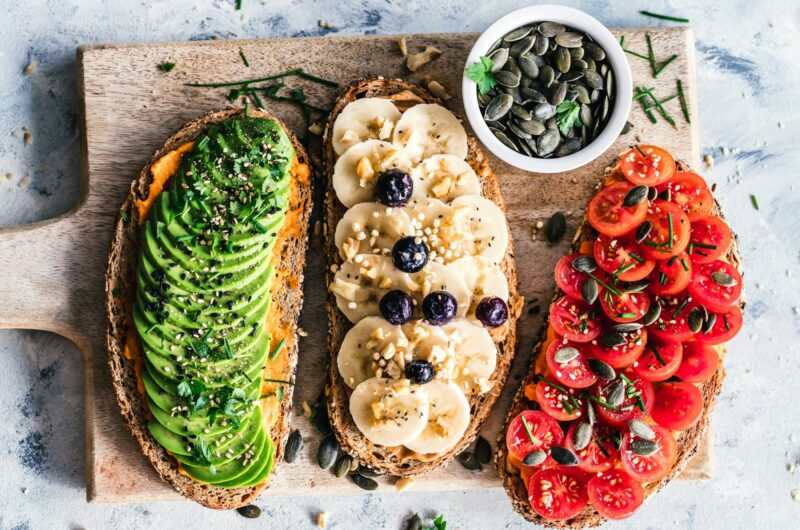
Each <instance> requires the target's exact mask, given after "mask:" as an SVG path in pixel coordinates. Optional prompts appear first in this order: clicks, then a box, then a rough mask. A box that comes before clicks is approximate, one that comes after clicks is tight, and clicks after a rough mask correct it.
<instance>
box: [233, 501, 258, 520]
mask: <svg viewBox="0 0 800 530" xmlns="http://www.w3.org/2000/svg"><path fill="white" fill-rule="evenodd" d="M236 511H237V512H239V515H241V516H242V517H247V518H248V519H257V518H259V517H261V508H259V507H258V506H256V505H255V504H248V505H247V506H241V507H239V508H236Z"/></svg>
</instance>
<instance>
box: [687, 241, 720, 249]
mask: <svg viewBox="0 0 800 530" xmlns="http://www.w3.org/2000/svg"><path fill="white" fill-rule="evenodd" d="M692 245H693V246H695V247H698V248H707V249H708V250H716V249H717V245H709V244H708V243H696V242H692Z"/></svg>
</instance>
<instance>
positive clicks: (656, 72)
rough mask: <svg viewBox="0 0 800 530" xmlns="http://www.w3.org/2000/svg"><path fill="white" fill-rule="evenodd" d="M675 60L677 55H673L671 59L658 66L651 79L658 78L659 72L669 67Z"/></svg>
mask: <svg viewBox="0 0 800 530" xmlns="http://www.w3.org/2000/svg"><path fill="white" fill-rule="evenodd" d="M677 58H678V56H677V55H673V56H672V57H670V58H669V59H667V60H666V61H664V62H663V63H661V66H659V67H658V68H657V69H656V71H655V73H654V74H653V77H658V74H660V73H661V72H662V71H663V70H664V68H666V67H667V66H669V65H670V64H671V63H672V61H674V60H675V59H677Z"/></svg>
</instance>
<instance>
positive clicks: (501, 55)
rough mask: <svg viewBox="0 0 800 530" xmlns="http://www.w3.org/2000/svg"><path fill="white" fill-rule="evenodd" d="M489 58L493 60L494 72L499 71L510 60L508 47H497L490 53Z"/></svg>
mask: <svg viewBox="0 0 800 530" xmlns="http://www.w3.org/2000/svg"><path fill="white" fill-rule="evenodd" d="M489 59H491V60H492V70H491V71H492V73H494V72H499V71H500V70H502V69H503V66H505V64H506V61H507V60H508V48H497V49H496V50H495V51H493V52H492V53H490V54H489Z"/></svg>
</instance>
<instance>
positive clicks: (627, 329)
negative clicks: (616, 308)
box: [611, 322, 642, 333]
mask: <svg viewBox="0 0 800 530" xmlns="http://www.w3.org/2000/svg"><path fill="white" fill-rule="evenodd" d="M611 329H613V330H614V331H616V332H617V333H635V332H637V331H639V330H640V329H642V325H641V324H639V323H638V322H625V323H623V324H616V325H615V326H614V327H613V328H611Z"/></svg>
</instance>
